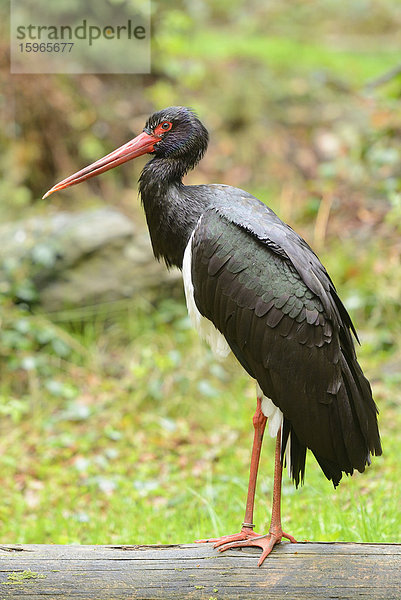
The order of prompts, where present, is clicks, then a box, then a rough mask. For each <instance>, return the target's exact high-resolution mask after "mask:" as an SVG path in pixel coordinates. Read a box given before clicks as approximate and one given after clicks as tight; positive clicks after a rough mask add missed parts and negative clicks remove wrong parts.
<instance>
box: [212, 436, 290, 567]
mask: <svg viewBox="0 0 401 600" xmlns="http://www.w3.org/2000/svg"><path fill="white" fill-rule="evenodd" d="M282 474H283V466H282V464H281V427H280V429H279V430H278V433H277V439H276V453H275V460H274V484H273V505H272V517H271V522H270V527H269V533H267V534H266V535H257V534H254V535H253V536H247V537H246V539H242V538H241V539H240V540H238V541H234V540H227V542H222V546H221V547H219V551H220V552H224V550H228V549H229V548H239V547H244V546H258V547H260V548H262V550H263V552H262V555H261V557H260V559H259V562H258V567H260V565H261V564H262V563H263V561H264V560H265V558H266V557H267V556H268V555H269V554H270V552H271V551H272V550H273V548H274V546H275V545H276V544H279V543H280V542H281V540H282V538H283V537H284V538H287V539H288V540H290V542H292V543H296V539H295V538H293V537H292V535H289V534H288V533H285V532H284V531H283V530H282V528H281V480H282ZM223 544H224V545H223ZM215 546H220V543H218V544H216V545H215Z"/></svg>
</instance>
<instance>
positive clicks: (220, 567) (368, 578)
mask: <svg viewBox="0 0 401 600" xmlns="http://www.w3.org/2000/svg"><path fill="white" fill-rule="evenodd" d="M259 554H260V550H258V549H256V548H249V549H241V550H239V549H236V550H230V551H227V552H225V553H219V552H217V551H216V550H214V549H213V547H212V546H211V545H210V544H200V545H198V544H186V545H172V546H56V545H54V546H52V545H21V546H19V545H18V546H12V545H3V546H0V600H6V599H9V598H24V599H26V600H28V599H29V600H38V599H42V600H43V598H44V597H46V598H50V599H52V600H53V599H54V600H62V599H64V598H65V599H66V598H69V599H79V600H125V599H129V600H131V599H132V600H134V599H135V600H145V599H146V600H153V599H161V598H162V599H163V600H170V599H174V600H184V599H185V598H196V599H199V600H215V599H217V600H225V599H226V600H228V599H229V600H233V599H235V600H237V599H238V600H239V599H241V600H256V599H259V598H269V599H277V600H278V599H280V600H283V599H284V598H285V599H288V600H299V599H301V598H302V599H307V600H318V599H319V600H320V599H324V600H328V599H331V598H333V599H334V598H335V599H336V600H338V599H344V600H345V599H350V600H351V599H352V600H355V599H359V598H364V599H370V600H380V599H383V600H384V599H385V600H400V599H401V544H349V543H299V544H289V543H282V544H281V545H280V546H279V547H277V548H276V549H275V550H274V551H273V553H272V555H271V556H270V557H269V558H268V559H267V560H266V561H265V563H264V565H263V566H262V567H261V568H258V567H257V566H256V565H257V557H258V555H259ZM29 569H30V570H31V571H32V573H31V574H30V575H31V576H30V577H26V575H27V574H25V576H24V573H23V572H24V571H28V570H29ZM28 575H29V572H28ZM18 579H19V580H20V581H21V582H20V583H18Z"/></svg>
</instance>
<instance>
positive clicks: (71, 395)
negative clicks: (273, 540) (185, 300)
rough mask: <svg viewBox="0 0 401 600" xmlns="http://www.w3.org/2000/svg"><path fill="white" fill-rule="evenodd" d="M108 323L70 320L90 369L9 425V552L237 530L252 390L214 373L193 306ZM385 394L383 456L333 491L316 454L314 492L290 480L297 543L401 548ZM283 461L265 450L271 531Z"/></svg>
mask: <svg viewBox="0 0 401 600" xmlns="http://www.w3.org/2000/svg"><path fill="white" fill-rule="evenodd" d="M111 314H112V316H111V317H109V318H108V319H107V320H106V321H105V319H104V315H102V314H100V315H99V316H98V317H95V316H94V317H93V318H92V320H91V322H90V323H88V324H87V325H86V326H85V325H84V326H82V324H81V323H80V324H79V327H78V323H76V324H74V321H72V320H71V318H72V317H73V316H74V313H73V312H72V313H70V324H69V330H70V332H71V335H74V336H76V339H77V340H78V341H79V342H80V343H81V344H83V345H85V346H86V347H87V349H88V353H85V355H83V356H82V357H81V359H80V360H81V365H76V366H74V365H69V369H67V370H66V371H65V373H64V375H63V374H62V373H60V376H59V378H58V386H56V385H54V383H53V386H47V389H46V388H45V387H44V386H43V387H42V386H41V385H40V384H39V385H37V386H35V385H33V386H32V388H31V389H32V390H33V392H32V396H31V398H30V403H31V407H32V408H31V409H29V410H28V412H24V411H23V412H22V413H21V414H20V415H17V417H16V416H15V415H14V423H13V422H12V419H11V417H8V418H7V417H6V418H3V420H2V424H1V441H0V469H1V476H0V485H1V487H2V490H3V492H2V502H1V506H0V540H1V542H2V543H17V542H20V543H63V544H66V543H95V544H96V543H98V544H100V543H102V544H103V543H121V544H123V543H125V544H129V543H156V542H160V543H174V542H177V543H178V542H190V541H192V540H194V539H196V538H199V537H207V536H211V535H213V536H215V535H220V534H224V533H230V532H234V531H236V530H237V529H238V528H239V527H240V524H241V522H242V519H243V512H244V504H245V497H246V489H247V477H248V463H249V458H250V448H251V441H252V428H251V416H252V413H253V410H254V403H255V401H254V386H253V383H252V382H251V381H250V380H249V379H248V378H247V377H246V376H244V375H243V373H242V372H241V369H239V367H238V366H237V365H236V364H235V363H234V362H231V363H228V365H227V367H225V366H223V365H221V364H219V363H216V361H215V359H214V358H213V356H212V355H211V353H210V351H209V350H208V349H207V348H206V347H205V346H204V345H203V344H202V343H201V342H200V341H199V340H198V338H197V336H196V335H195V334H194V332H192V330H190V329H189V324H188V320H187V317H186V315H185V308H184V306H183V304H175V303H173V302H171V301H166V302H164V303H162V304H161V305H159V306H158V307H153V306H152V305H151V304H147V303H146V302H143V303H142V306H139V307H137V308H135V307H133V306H129V305H127V304H125V308H124V304H120V305H118V306H117V309H116V310H115V311H114V314H113V312H112V311H111ZM66 316H68V315H59V318H60V319H61V318H62V319H63V320H64V319H65V318H66ZM88 356H90V357H91V358H90V359H88V358H87V357H88ZM362 358H363V354H362ZM76 362H77V363H79V357H78V356H77V360H76ZM32 376H33V375H32ZM376 383H377V394H376V396H377V400H378V402H379V405H380V407H381V410H382V417H381V430H382V437H383V446H384V456H383V457H381V458H377V459H375V460H374V462H373V466H372V467H371V468H369V469H368V470H367V471H366V473H365V474H356V475H355V476H354V477H352V478H345V479H344V481H343V482H342V483H341V485H340V486H339V488H338V489H337V490H333V488H332V486H331V484H330V483H329V482H328V481H327V480H326V479H325V478H324V476H323V474H322V472H321V471H320V469H319V468H318V466H317V464H316V462H315V461H314V459H313V457H311V456H310V457H309V460H308V464H307V472H306V483H305V486H304V487H302V488H300V489H298V490H295V488H294V487H293V485H292V484H291V483H290V481H289V480H288V478H287V476H286V475H285V477H284V486H283V492H284V493H283V526H284V527H285V529H286V530H287V531H289V532H291V533H292V534H293V535H294V536H295V537H297V538H299V539H301V540H302V539H310V540H346V541H352V540H353V541H363V542H368V541H377V542H379V541H382V542H386V541H387V542H395V541H398V533H397V532H399V531H400V528H401V519H400V514H399V498H400V494H401V487H400V477H399V465H398V463H397V457H398V456H399V455H400V451H401V441H400V438H399V436H398V437H397V435H396V432H397V431H399V428H400V426H401V416H400V411H399V409H397V406H396V405H395V397H396V387H395V385H390V384H388V382H387V383H386V382H383V381H382V380H380V381H378V382H376ZM49 387H50V389H51V390H53V393H49ZM6 393H7V392H6V390H3V396H5V395H6ZM273 453H274V442H273V440H271V439H270V438H266V439H265V443H264V450H263V455H262V461H261V468H260V479H259V483H258V489H257V500H256V515H255V521H256V524H257V530H258V531H262V532H263V531H265V530H266V529H267V527H268V524H269V510H270V501H271V493H272V471H273Z"/></svg>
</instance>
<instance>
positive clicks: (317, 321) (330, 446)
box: [191, 197, 379, 484]
mask: <svg viewBox="0 0 401 600" xmlns="http://www.w3.org/2000/svg"><path fill="white" fill-rule="evenodd" d="M249 203H250V204H251V205H250V206H246V209H247V210H245V211H238V210H237V211H236V207H234V208H233V206H232V205H231V206H230V209H229V210H228V209H227V208H226V207H225V206H224V203H222V202H219V204H218V205H215V206H211V207H210V208H209V209H208V210H207V211H206V212H205V213H204V214H203V216H202V218H201V219H200V221H199V223H198V225H197V228H196V229H195V231H194V234H193V236H192V266H191V275H192V282H193V286H194V299H195V303H196V305H197V308H198V310H199V312H200V313H201V314H202V315H203V316H204V317H206V318H207V319H209V320H210V321H212V322H213V323H214V325H215V326H216V327H217V329H218V330H219V331H220V332H221V333H222V334H223V335H224V336H225V338H226V340H227V342H228V344H229V345H230V347H231V349H232V351H233V353H234V354H235V356H236V357H237V359H238V360H239V362H240V363H241V364H242V365H243V367H244V368H245V369H246V370H247V371H248V373H249V374H250V375H251V376H252V377H254V378H255V379H256V380H257V381H258V383H259V385H260V386H261V388H262V390H263V392H264V393H265V395H266V396H268V397H269V398H271V399H272V401H273V402H274V403H275V404H276V405H277V406H278V407H279V408H280V409H281V411H282V412H283V414H284V417H285V423H286V427H287V430H288V429H290V430H291V433H292V438H291V441H292V442H293V439H294V440H296V441H297V443H298V445H299V456H298V457H297V456H294V457H293V456H291V458H292V459H293V460H292V462H293V463H294V465H295V466H293V473H292V475H293V478H294V480H295V481H296V482H298V481H299V478H300V477H301V478H302V476H303V470H304V454H305V447H308V448H310V449H311V450H312V451H313V452H314V454H315V456H316V458H317V459H318V461H319V463H320V465H321V466H322V468H323V470H324V472H325V474H326V475H327V476H328V477H329V478H330V479H332V480H333V482H334V483H335V484H336V483H338V481H339V479H340V478H341V471H344V472H347V473H351V472H352V470H353V468H358V469H359V470H363V469H364V467H365V464H366V462H367V461H368V457H369V451H378V449H379V445H378V444H379V443H378V442H377V439H376V437H377V436H378V434H377V435H376V434H375V431H376V430H377V425H376V430H375V422H376V421H375V419H376V412H375V411H376V408H375V405H374V402H373V400H372V397H371V392H370V386H369V384H368V382H367V380H366V379H365V378H364V377H363V375H362V371H361V370H360V367H359V365H358V363H357V362H356V358H355V351H354V348H353V344H352V340H351V336H350V334H349V328H350V326H351V321H350V319H349V316H348V314H347V313H346V311H345V308H344V307H343V306H342V304H341V303H340V306H339V305H338V302H339V300H338V297H337V295H336V294H335V290H334V286H333V284H332V282H331V280H330V278H329V277H328V275H327V273H326V271H325V269H324V267H323V266H322V265H321V263H320V261H319V260H318V259H317V257H316V255H315V254H314V253H313V252H312V250H310V248H309V246H308V245H307V244H306V242H304V241H303V240H302V239H301V238H300V237H299V236H297V234H295V232H293V230H292V229H290V228H289V227H288V226H286V225H285V224H284V223H282V222H281V221H280V220H279V219H278V217H276V215H274V213H270V211H268V210H266V208H265V207H264V205H262V206H261V209H260V208H259V203H257V204H255V203H254V199H253V198H252V197H251V200H249V197H245V204H246V205H248V204H249ZM255 206H256V209H255ZM249 209H252V210H253V214H250V211H249ZM239 213H241V214H239ZM271 231H272V233H271ZM332 290H334V292H333V296H331V293H332ZM345 315H346V316H345ZM343 344H345V349H343V348H342V346H343ZM375 436H376V437H375ZM302 453H303V456H302ZM295 454H296V452H295ZM302 463H303V464H302Z"/></svg>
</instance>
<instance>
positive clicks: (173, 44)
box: [0, 0, 401, 544]
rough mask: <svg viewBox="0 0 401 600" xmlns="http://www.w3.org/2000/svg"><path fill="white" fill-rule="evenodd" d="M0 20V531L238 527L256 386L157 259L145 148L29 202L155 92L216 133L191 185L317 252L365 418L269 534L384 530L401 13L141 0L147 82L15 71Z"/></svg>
mask: <svg viewBox="0 0 401 600" xmlns="http://www.w3.org/2000/svg"><path fill="white" fill-rule="evenodd" d="M60 1H61V0H60ZM3 10H5V9H3ZM0 27H1V28H2V32H1V33H2V35H1V36H0V40H1V41H0V49H1V56H2V58H3V59H4V60H2V65H3V66H2V68H1V72H0V107H1V124H0V125H1V126H0V148H1V152H0V170H1V178H0V219H1V223H0V235H1V238H0V239H1V244H0V257H1V264H0V290H1V299H0V311H1V315H0V318H1V331H0V368H1V380H0V487H1V490H2V493H1V501H0V541H2V542H4V543H16V542H25V543H75V542H78V543H104V544H112V543H126V544H130V543H156V542H161V543H167V542H168V543H174V542H177V543H178V542H190V541H192V540H193V539H195V538H197V537H207V536H210V535H217V534H219V535H221V534H225V533H232V532H234V531H236V530H237V529H238V527H239V526H240V523H241V522H242V519H243V509H244V502H245V495H246V488H247V477H248V462H249V458H250V447H251V440H252V426H251V416H252V414H253V411H254V406H255V397H254V396H255V394H254V384H253V383H252V382H251V381H250V380H249V378H248V377H247V376H246V375H244V373H243V372H242V370H241V369H240V368H239V367H238V365H236V364H235V363H234V362H232V363H230V362H229V363H228V364H220V363H217V362H216V360H215V359H214V358H213V356H212V355H211V353H210V351H209V350H208V348H207V347H206V346H205V345H204V344H203V343H202V342H200V341H199V340H198V338H197V335H196V334H195V333H194V332H193V331H192V330H191V328H190V326H189V321H188V318H187V313H186V308H185V303H184V299H183V291H182V284H181V279H180V276H179V275H178V274H174V273H171V274H170V275H169V274H168V273H167V272H166V271H165V269H164V267H163V266H162V265H158V264H157V263H156V262H155V261H154V260H153V258H152V254H151V250H150V244H149V241H148V235H147V231H146V225H145V221H144V216H143V214H142V211H141V207H140V202H139V199H138V194H137V179H138V177H139V174H140V171H141V168H142V166H143V164H144V163H145V160H146V159H145V158H144V159H138V160H137V161H135V164H134V163H133V164H131V163H128V164H126V165H124V166H122V167H120V168H119V169H116V170H114V171H111V172H109V173H107V174H105V175H103V176H101V177H99V178H96V179H93V180H91V181H89V182H88V183H86V184H83V185H81V186H78V187H75V188H72V189H71V190H67V191H65V192H62V193H59V194H55V195H53V196H51V197H50V198H48V199H47V200H45V201H44V200H41V199H40V198H41V196H42V195H43V193H44V192H45V191H47V190H48V189H49V188H50V187H51V186H52V185H53V184H54V183H56V182H57V181H59V180H60V179H62V178H64V177H66V176H67V175H69V174H71V173H72V172H74V171H76V170H78V169H79V168H81V167H82V166H84V165H86V164H88V163H90V162H92V161H94V160H95V159H97V158H99V157H100V156H102V155H104V154H106V153H107V152H109V151H111V150H113V149H114V148H116V147H117V146H120V145H121V144H122V143H124V142H125V141H127V140H128V139H130V138H132V137H133V136H134V135H136V134H137V133H139V132H140V131H141V130H142V128H143V125H144V122H145V120H146V118H147V116H148V115H149V114H150V113H152V112H153V111H154V110H159V109H161V108H163V107H165V106H169V105H173V104H180V105H187V106H191V107H193V108H194V109H195V110H196V111H197V112H198V114H199V116H200V117H201V119H202V120H203V122H204V123H205V124H206V126H207V127H208V129H209V132H210V136H211V142H210V147H209V151H208V153H207V155H206V157H205V158H204V159H203V161H202V162H201V164H200V165H199V166H198V167H197V169H196V170H195V171H194V172H192V173H190V174H189V175H188V176H187V177H186V183H188V184H191V183H211V182H220V183H226V184H230V185H233V186H238V187H242V188H244V189H246V190H247V191H249V192H251V193H253V194H254V195H256V196H257V197H258V198H260V199H261V200H263V201H264V202H266V203H267V204H268V205H269V206H271V207H272V208H273V209H274V210H275V211H276V212H277V213H278V214H279V216H280V217H281V218H282V219H283V220H285V221H287V222H288V223H289V224H290V225H291V226H292V227H293V228H294V229H296V230H297V231H298V232H299V233H300V234H301V235H302V236H303V237H305V238H306V240H307V241H308V242H309V243H310V244H311V245H312V247H313V248H314V250H315V251H316V252H317V253H318V255H319V257H320V258H321V260H322V261H323V263H324V264H325V266H326V267H327V269H328V271H329V272H330V274H331V276H332V278H333V279H334V282H335V284H336V286H337V288H338V290H339V293H340V295H341V297H342V299H343V300H344V302H345V304H346V306H347V308H348V309H349V311H350V313H351V315H352V318H353V320H354V322H355V324H356V327H357V330H358V333H359V335H360V338H361V342H362V345H361V347H360V348H359V349H358V355H359V358H360V362H361V364H362V366H363V368H364V370H365V372H366V374H367V376H368V377H369V379H370V381H371V382H372V386H373V389H374V396H375V399H376V402H377V403H378V406H379V409H380V427H381V432H382V439H383V448H384V453H383V456H382V457H380V458H376V459H375V460H374V462H373V465H372V467H371V468H369V469H368V470H367V472H365V473H364V474H359V473H357V474H355V476H354V477H352V478H345V480H344V481H343V482H342V483H341V485H340V486H339V488H338V489H337V490H336V491H334V490H333V489H332V487H331V485H330V484H329V482H328V481H327V480H326V479H325V478H324V476H323V473H322V472H321V471H320V469H319V467H318V466H317V464H316V463H315V461H314V460H313V458H312V459H311V458H310V457H309V460H308V464H307V472H306V483H305V486H304V487H302V488H300V489H299V490H297V491H296V490H295V489H294V488H293V486H292V484H291V483H290V481H289V480H288V479H287V478H286V477H285V479H284V500H283V515H284V520H283V527H285V529H286V530H287V531H290V533H292V534H293V535H294V536H295V537H297V538H299V539H304V538H307V539H311V540H314V539H315V540H352V541H387V542H391V541H394V542H395V541H399V537H400V532H401V516H400V510H399V498H400V496H401V485H400V466H399V456H400V454H401V437H400V436H399V431H400V427H401V404H400V394H399V388H400V385H401V343H400V339H401V325H400V315H401V308H400V297H401V264H400V255H401V239H400V231H401V225H400V222H401V193H400V181H401V170H400V140H401V111H400V96H401V55H400V38H399V32H400V28H401V4H400V3H399V2H398V1H397V0H350V1H349V2H346V3H345V2H343V3H338V2H335V1H334V0H320V1H316V2H311V1H308V0H294V1H293V2H291V3H283V2H279V1H278V0H276V1H274V0H271V1H269V2H262V1H260V0H248V1H247V2H245V1H244V0H229V1H228V0H213V1H212V0H191V1H189V0H188V1H184V0H181V1H179V0H174V1H173V2H168V3H163V2H160V1H159V2H158V1H156V0H154V1H153V2H152V36H153V40H152V73H151V74H150V75H75V76H74V75H10V72H9V64H8V15H7V14H5V13H4V15H3V18H2V20H1V25H0ZM273 451H274V446H273V442H272V440H270V439H266V440H265V446H264V451H263V455H262V464H261V470H260V479H259V483H258V490H257V502H256V516H255V519H256V521H255V522H256V523H257V530H263V529H266V528H267V527H268V519H269V508H270V495H271V491H272V475H273Z"/></svg>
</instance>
